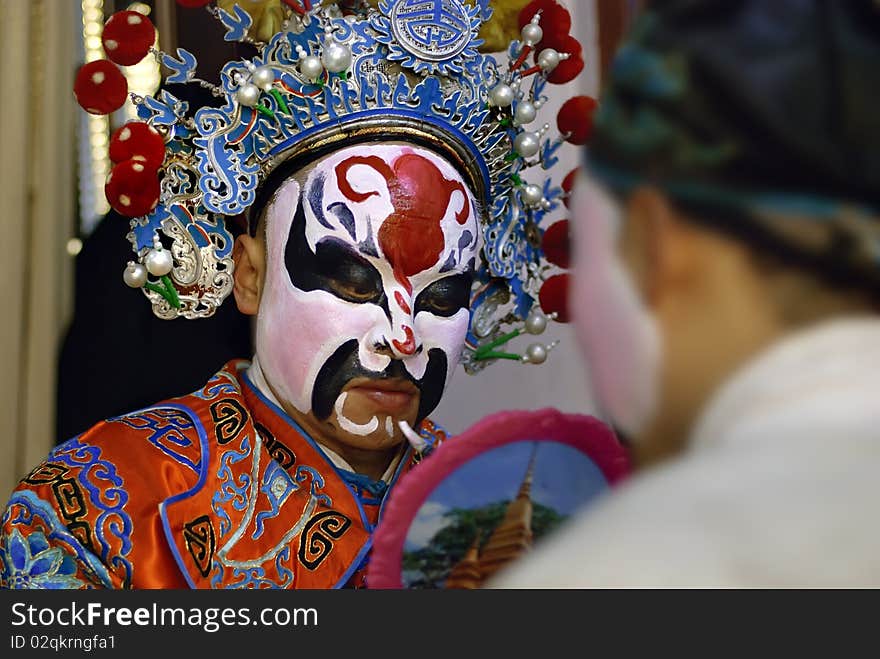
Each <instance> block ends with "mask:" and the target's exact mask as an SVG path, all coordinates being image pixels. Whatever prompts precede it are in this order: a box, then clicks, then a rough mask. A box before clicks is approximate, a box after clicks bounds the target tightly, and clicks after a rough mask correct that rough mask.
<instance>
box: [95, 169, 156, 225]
mask: <svg viewBox="0 0 880 659" xmlns="http://www.w3.org/2000/svg"><path fill="white" fill-rule="evenodd" d="M104 194H105V195H106V196H107V201H109V202H110V205H111V206H112V207H113V210H115V211H116V212H117V213H119V214H120V215H124V216H126V217H140V216H141V215H146V214H147V213H149V212H150V211H151V210H153V209H154V208H155V207H156V204H158V203H159V177H157V176H156V170H154V169H150V168H149V167H147V165H146V163H143V162H141V161H139V160H126V161H125V162H121V163H119V164H118V165H116V166H115V167H114V168H113V169H112V170H110V176H108V177H107V183H106V184H105V185H104Z"/></svg>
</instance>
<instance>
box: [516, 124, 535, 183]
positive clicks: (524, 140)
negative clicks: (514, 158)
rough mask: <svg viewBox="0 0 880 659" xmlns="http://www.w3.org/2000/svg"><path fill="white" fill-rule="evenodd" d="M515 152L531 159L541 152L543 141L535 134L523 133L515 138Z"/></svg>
mask: <svg viewBox="0 0 880 659" xmlns="http://www.w3.org/2000/svg"><path fill="white" fill-rule="evenodd" d="M513 150H514V151H516V152H517V153H518V154H519V155H521V156H522V157H523V158H531V157H532V156H534V155H535V154H537V153H538V151H540V150H541V140H540V138H539V137H538V136H537V135H536V134H535V133H532V132H529V131H527V130H526V131H523V132H522V133H520V134H519V135H517V136H516V138H514V140H513ZM536 187H537V186H536Z"/></svg>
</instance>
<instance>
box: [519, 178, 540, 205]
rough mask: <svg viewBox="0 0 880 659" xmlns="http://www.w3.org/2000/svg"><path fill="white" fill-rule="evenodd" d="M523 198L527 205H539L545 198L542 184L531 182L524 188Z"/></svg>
mask: <svg viewBox="0 0 880 659" xmlns="http://www.w3.org/2000/svg"><path fill="white" fill-rule="evenodd" d="M522 198H523V202H524V203H525V204H526V206H539V205H540V204H541V201H542V200H543V199H544V192H543V190H541V187H540V186H538V185H535V184H534V183H529V184H528V185H527V186H525V187H524V188H523V191H522Z"/></svg>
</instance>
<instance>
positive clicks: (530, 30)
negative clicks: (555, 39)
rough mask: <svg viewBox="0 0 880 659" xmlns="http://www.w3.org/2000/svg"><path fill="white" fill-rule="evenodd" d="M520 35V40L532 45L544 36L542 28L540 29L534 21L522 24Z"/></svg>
mask: <svg viewBox="0 0 880 659" xmlns="http://www.w3.org/2000/svg"><path fill="white" fill-rule="evenodd" d="M520 35H521V36H522V41H523V43H524V44H525V45H527V46H534V45H535V44H536V43H538V42H539V41H540V40H541V39H543V38H544V30H542V29H541V26H540V25H537V24H536V23H526V24H525V25H524V26H523V29H522V31H521V32H520Z"/></svg>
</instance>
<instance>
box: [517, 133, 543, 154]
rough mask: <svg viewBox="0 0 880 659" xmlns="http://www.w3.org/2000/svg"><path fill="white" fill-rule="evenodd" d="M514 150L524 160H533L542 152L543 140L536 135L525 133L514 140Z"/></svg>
mask: <svg viewBox="0 0 880 659" xmlns="http://www.w3.org/2000/svg"><path fill="white" fill-rule="evenodd" d="M513 150H514V151H516V152H517V153H518V154H519V155H521V156H522V157H523V158H531V157H532V156H534V155H535V154H537V153H538V151H540V150H541V140H540V139H539V138H538V136H537V135H536V134H535V133H532V132H529V131H523V132H522V133H520V134H519V135H517V136H516V138H515V139H514V140H513Z"/></svg>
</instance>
